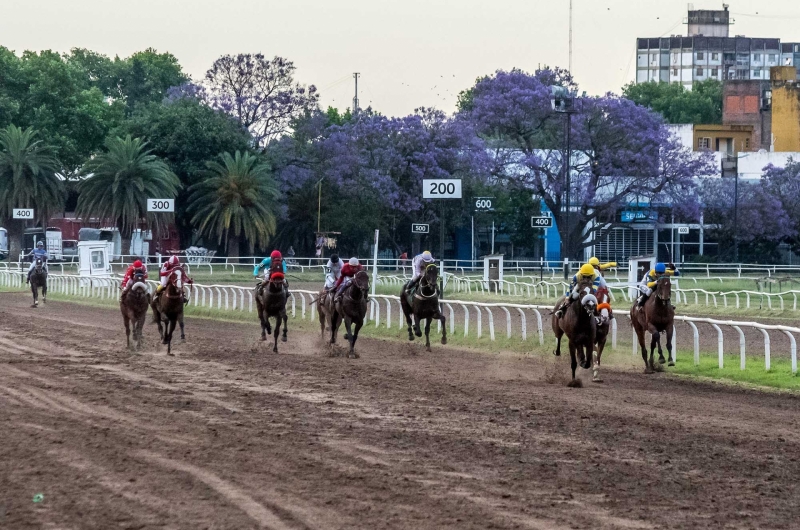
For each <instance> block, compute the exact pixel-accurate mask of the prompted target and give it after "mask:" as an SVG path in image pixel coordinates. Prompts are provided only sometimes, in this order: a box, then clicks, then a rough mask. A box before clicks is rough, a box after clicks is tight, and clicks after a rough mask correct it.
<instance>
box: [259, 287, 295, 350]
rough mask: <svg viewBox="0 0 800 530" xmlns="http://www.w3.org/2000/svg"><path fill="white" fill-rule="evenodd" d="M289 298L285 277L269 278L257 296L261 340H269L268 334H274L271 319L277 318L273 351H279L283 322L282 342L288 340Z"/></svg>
mask: <svg viewBox="0 0 800 530" xmlns="http://www.w3.org/2000/svg"><path fill="white" fill-rule="evenodd" d="M288 299H289V294H288V293H287V292H286V289H285V288H284V283H283V277H276V278H273V279H270V280H267V281H266V284H265V285H264V284H262V287H261V288H260V289H259V291H258V294H257V296H256V306H257V307H258V319H259V321H260V322H261V340H267V335H271V334H272V326H271V325H270V323H269V319H270V318H274V319H275V345H274V346H273V348H272V351H273V353H278V336H279V335H280V334H281V323H283V337H281V342H286V341H287V340H288V339H287V337H286V333H287V332H288V331H289V326H288V320H289V318H288V317H287V315H286V301H287V300H288Z"/></svg>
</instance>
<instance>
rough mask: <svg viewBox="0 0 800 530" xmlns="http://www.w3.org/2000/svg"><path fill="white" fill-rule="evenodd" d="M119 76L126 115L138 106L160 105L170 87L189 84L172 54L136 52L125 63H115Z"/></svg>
mask: <svg viewBox="0 0 800 530" xmlns="http://www.w3.org/2000/svg"><path fill="white" fill-rule="evenodd" d="M115 63H116V66H117V75H118V76H119V96H120V97H122V98H124V100H125V102H126V104H127V107H128V112H133V111H134V110H135V109H136V108H137V107H138V106H139V105H144V104H147V103H152V102H160V101H161V100H162V99H164V95H165V94H166V92H167V90H168V89H169V88H170V87H173V86H178V85H182V84H184V83H186V82H187V81H189V76H187V75H186V74H185V73H183V69H182V68H181V65H180V63H178V59H177V58H176V57H175V56H174V55H172V54H171V53H158V52H157V51H156V50H154V49H153V48H147V49H146V50H144V51H141V52H136V53H134V54H133V55H131V56H130V57H128V58H127V59H125V60H124V61H122V60H120V59H119V58H117V59H116V61H115Z"/></svg>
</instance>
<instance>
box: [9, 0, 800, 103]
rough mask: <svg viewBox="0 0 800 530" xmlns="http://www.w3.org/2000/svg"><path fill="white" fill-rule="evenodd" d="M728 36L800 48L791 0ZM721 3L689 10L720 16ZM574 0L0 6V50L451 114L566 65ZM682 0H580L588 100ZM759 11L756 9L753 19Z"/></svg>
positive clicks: (743, 16)
mask: <svg viewBox="0 0 800 530" xmlns="http://www.w3.org/2000/svg"><path fill="white" fill-rule="evenodd" d="M730 3H731V8H730V11H731V12H732V13H733V17H734V18H735V19H736V23H735V25H734V26H733V28H732V30H731V34H732V35H734V34H736V35H738V34H743V35H746V36H750V37H779V38H780V39H781V40H782V41H784V42H790V41H794V42H800V2H798V1H797V0H769V1H764V0H760V1H759V0H731V2H730ZM721 4H722V3H721V2H711V1H703V2H695V4H694V5H695V8H697V9H721ZM568 6H569V1H568V0H490V1H487V0H396V1H389V0H283V1H281V2H278V1H275V0H191V1H190V0H137V1H135V2H134V1H125V2H122V1H119V0H0V44H1V45H3V46H6V47H8V48H10V49H12V50H15V51H16V52H17V53H21V52H22V51H23V50H25V49H32V50H41V49H53V50H58V51H61V52H66V51H68V50H69V49H70V48H73V47H83V48H90V49H92V50H96V51H99V52H101V53H104V54H107V55H109V56H112V57H113V56H114V55H120V56H128V55H130V54H131V53H132V52H134V51H137V50H141V49H144V48H146V47H154V48H156V49H158V50H159V51H169V52H171V53H173V54H175V55H176V56H177V57H178V59H179V60H180V62H181V64H182V65H183V67H184V69H185V70H186V71H187V72H188V73H189V74H190V75H192V76H193V77H194V78H196V79H199V78H201V77H202V76H203V74H204V73H205V71H206V70H207V69H208V67H209V66H210V65H211V63H212V62H213V61H214V60H215V59H216V58H217V57H218V56H220V55H222V54H226V53H231V54H233V53H239V52H262V53H264V54H265V55H267V56H270V57H271V56H274V55H280V56H283V57H286V58H288V59H290V60H292V61H294V63H295V66H296V67H297V79H298V80H299V81H300V82H302V83H305V84H315V85H316V86H317V87H318V88H319V90H320V92H321V94H322V104H323V105H324V106H327V105H333V106H337V107H340V108H344V107H349V106H351V104H352V97H353V80H352V73H353V72H356V71H358V72H360V73H361V79H360V81H359V89H360V98H361V106H362V107H366V106H368V105H371V106H373V107H374V108H376V109H377V110H379V111H381V112H382V113H384V114H389V115H401V114H407V113H409V112H412V111H413V109H415V108H416V107H420V106H431V107H438V108H440V109H443V110H445V111H447V112H451V111H453V110H454V108H455V100H456V96H457V94H458V92H459V91H460V90H462V89H464V88H465V87H468V86H470V85H471V84H472V83H473V82H474V80H475V78H476V77H477V76H480V75H484V74H488V73H491V72H493V71H495V70H497V69H509V68H512V67H518V68H522V69H525V70H529V71H532V70H534V69H535V68H536V67H537V65H540V64H541V65H558V66H564V67H566V66H567V62H568V42H569V40H568V12H569V8H568ZM686 10H687V3H686V2H683V1H677V0H574V29H573V31H574V35H573V40H574V44H573V50H574V51H573V71H574V73H575V76H576V78H577V81H578V82H579V83H580V85H581V88H582V90H586V91H588V92H589V93H590V94H599V93H603V92H606V91H615V92H619V90H620V87H621V86H622V85H623V84H625V83H627V82H629V81H630V80H632V79H633V75H634V68H635V64H634V53H635V39H636V37H659V36H664V35H671V34H685V32H686V26H685V25H684V24H682V22H683V19H684V17H685V16H686ZM756 13H758V14H756Z"/></svg>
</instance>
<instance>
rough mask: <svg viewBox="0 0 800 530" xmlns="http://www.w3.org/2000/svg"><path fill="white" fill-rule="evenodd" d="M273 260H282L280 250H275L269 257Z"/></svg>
mask: <svg viewBox="0 0 800 530" xmlns="http://www.w3.org/2000/svg"><path fill="white" fill-rule="evenodd" d="M269 257H270V258H272V259H281V257H282V256H281V251H280V250H273V251H272V254H270V255H269Z"/></svg>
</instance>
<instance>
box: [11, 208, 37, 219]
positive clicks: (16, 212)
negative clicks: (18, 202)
mask: <svg viewBox="0 0 800 530" xmlns="http://www.w3.org/2000/svg"><path fill="white" fill-rule="evenodd" d="M11 217H12V218H13V219H33V208H14V209H13V210H12V211H11Z"/></svg>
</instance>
